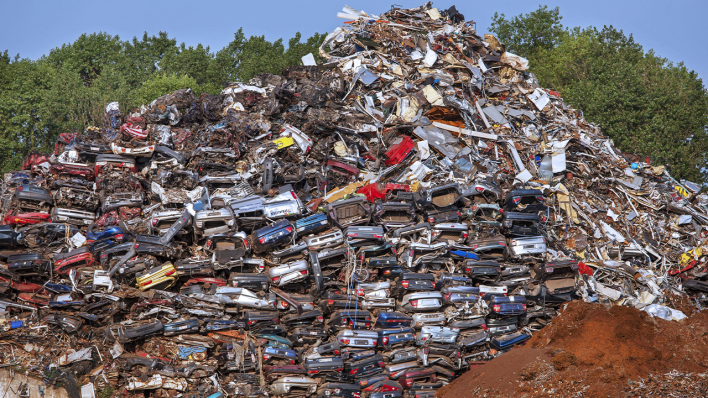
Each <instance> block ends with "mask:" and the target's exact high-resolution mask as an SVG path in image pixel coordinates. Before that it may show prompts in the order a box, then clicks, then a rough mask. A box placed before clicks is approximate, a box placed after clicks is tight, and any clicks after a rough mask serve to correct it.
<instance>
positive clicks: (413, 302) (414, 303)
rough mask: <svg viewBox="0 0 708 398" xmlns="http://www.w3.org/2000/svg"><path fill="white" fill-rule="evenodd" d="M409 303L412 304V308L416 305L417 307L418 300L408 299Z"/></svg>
mask: <svg viewBox="0 0 708 398" xmlns="http://www.w3.org/2000/svg"><path fill="white" fill-rule="evenodd" d="M409 303H411V305H412V306H413V308H417V307H418V300H411V301H409Z"/></svg>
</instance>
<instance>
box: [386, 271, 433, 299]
mask: <svg viewBox="0 0 708 398" xmlns="http://www.w3.org/2000/svg"><path fill="white" fill-rule="evenodd" d="M430 290H435V275H433V274H421V273H415V272H404V273H403V274H401V276H399V277H398V278H396V282H395V284H394V286H393V287H392V288H391V296H393V297H398V298H399V299H400V298H402V297H403V296H405V295H406V294H409V293H416V292H425V291H430Z"/></svg>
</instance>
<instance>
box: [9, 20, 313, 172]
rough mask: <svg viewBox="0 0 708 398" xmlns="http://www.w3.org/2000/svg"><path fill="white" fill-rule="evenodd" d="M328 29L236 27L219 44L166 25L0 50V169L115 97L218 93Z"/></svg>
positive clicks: (286, 59)
mask: <svg viewBox="0 0 708 398" xmlns="http://www.w3.org/2000/svg"><path fill="white" fill-rule="evenodd" d="M325 36H326V34H320V33H316V34H315V35H313V36H312V37H309V38H307V39H306V40H304V41H302V37H301V35H300V33H297V34H295V36H294V37H292V38H291V39H290V40H289V41H288V45H287V49H286V48H285V47H286V46H285V44H284V43H283V40H282V39H279V40H276V41H273V42H270V41H268V40H266V39H265V37H264V36H250V37H248V38H247V37H246V36H245V34H244V33H243V30H242V29H239V30H238V32H236V33H235V34H234V39H233V40H232V41H231V42H229V43H228V44H227V45H226V46H225V47H224V48H222V49H220V50H218V51H216V52H213V51H211V49H210V48H209V47H208V46H207V47H205V46H203V45H201V44H199V45H197V46H196V47H192V46H189V47H188V46H185V44H184V43H182V44H177V40H176V39H174V38H170V37H169V36H168V34H167V33H166V32H160V33H159V34H158V35H156V36H155V35H153V36H149V35H148V34H147V33H145V34H143V37H142V38H140V39H138V38H137V37H135V38H133V39H132V40H121V39H120V38H119V37H118V36H111V35H109V34H107V33H103V32H100V33H91V34H83V35H81V36H80V37H79V38H78V39H77V40H76V41H74V42H73V43H69V44H65V45H62V46H61V47H59V48H55V49H53V50H51V51H50V52H49V54H47V55H45V56H42V57H41V58H40V59H38V60H29V59H22V58H20V57H19V55H18V56H15V57H11V56H10V55H9V54H8V51H7V50H5V51H4V52H2V53H0V170H1V171H2V172H7V171H10V170H13V169H17V168H19V166H20V165H21V162H22V159H23V158H24V156H25V155H26V154H28V153H30V152H32V151H42V152H47V151H50V150H51V149H53V147H54V142H55V141H56V137H57V136H58V135H59V134H60V133H64V132H72V131H76V130H81V129H84V128H86V127H87V126H91V125H93V126H99V125H101V122H102V119H103V113H104V107H105V105H106V104H107V103H109V102H112V101H118V102H119V103H120V106H121V111H123V113H125V112H127V111H128V110H130V109H133V108H136V107H138V106H140V105H142V104H144V103H149V102H150V101H152V100H153V99H155V98H157V97H159V96H161V95H164V94H167V93H170V92H172V91H174V90H177V89H181V88H191V89H192V90H194V92H195V93H196V94H197V95H199V94H200V93H209V94H218V93H219V92H220V91H221V90H222V89H223V87H224V84H226V83H228V82H235V81H248V80H249V79H251V78H252V77H254V76H255V75H256V74H258V73H263V72H267V73H280V71H281V70H282V69H283V68H285V67H288V66H291V65H296V64H300V63H301V60H300V59H301V57H302V56H304V55H306V54H308V53H313V54H314V55H315V57H316V59H317V58H318V48H319V46H320V44H321V43H322V41H323V40H324V38H325Z"/></svg>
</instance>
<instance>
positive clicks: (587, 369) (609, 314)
mask: <svg viewBox="0 0 708 398" xmlns="http://www.w3.org/2000/svg"><path fill="white" fill-rule="evenodd" d="M706 335H708V313H698V314H695V315H693V316H691V317H690V318H688V319H686V320H684V321H682V322H669V321H664V320H661V319H657V318H652V317H650V316H649V315H648V314H646V313H645V312H642V311H639V310H637V309H635V308H631V307H620V306H617V307H612V308H610V309H609V310H608V309H607V308H605V307H604V306H601V305H598V304H589V303H585V302H580V301H578V302H573V303H570V304H568V305H567V307H566V308H565V309H564V310H562V313H561V315H560V316H558V317H556V318H555V319H554V320H553V323H552V324H551V325H549V326H548V327H546V328H544V329H543V330H541V331H540V332H538V333H536V334H534V336H533V338H532V339H531V340H530V341H529V342H528V343H527V345H526V346H525V347H519V348H515V349H513V350H511V351H510V352H508V353H506V354H504V355H501V356H499V357H497V358H495V359H494V360H492V361H490V362H489V363H487V364H485V365H484V366H481V367H478V368H476V369H473V370H470V371H469V372H467V373H466V374H464V375H462V376H461V377H459V378H458V379H457V380H455V381H454V382H453V383H451V384H450V385H448V386H446V387H445V388H443V389H441V390H440V391H439V392H438V396H439V397H444V398H457V397H460V398H461V397H467V396H470V394H471V393H474V394H475V396H476V395H477V394H481V396H487V397H506V396H516V397H570V396H573V397H628V396H638V395H636V394H637V392H638V391H639V390H637V388H638V387H637V386H642V385H643V384H642V383H646V382H647V380H650V381H652V382H653V383H654V384H655V385H652V389H661V388H668V389H669V390H667V393H668V392H670V391H671V390H670V389H671V388H672V387H671V384H672V383H673V381H672V380H681V381H679V382H678V383H679V384H680V383H681V382H684V383H685V380H695V381H696V383H695V384H694V385H693V386H692V389H693V390H692V391H702V390H703V388H704V387H705V386H706V382H705V375H699V373H704V372H706V370H708V344H707V343H706V340H707V339H706ZM670 372H681V377H678V378H677V377H672V376H667V374H669V373H670ZM650 375H653V376H651V377H650ZM662 383H663V384H662ZM696 389H697V390H696ZM685 394H688V395H685ZM701 395H703V396H705V395H708V391H702V393H701V394H699V395H698V396H701ZM677 396H696V395H695V393H690V394H689V393H684V392H678V395H677Z"/></svg>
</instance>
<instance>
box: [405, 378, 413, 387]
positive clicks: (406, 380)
mask: <svg viewBox="0 0 708 398" xmlns="http://www.w3.org/2000/svg"><path fill="white" fill-rule="evenodd" d="M403 385H405V386H406V387H408V388H411V386H412V385H413V379H405V380H403Z"/></svg>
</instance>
